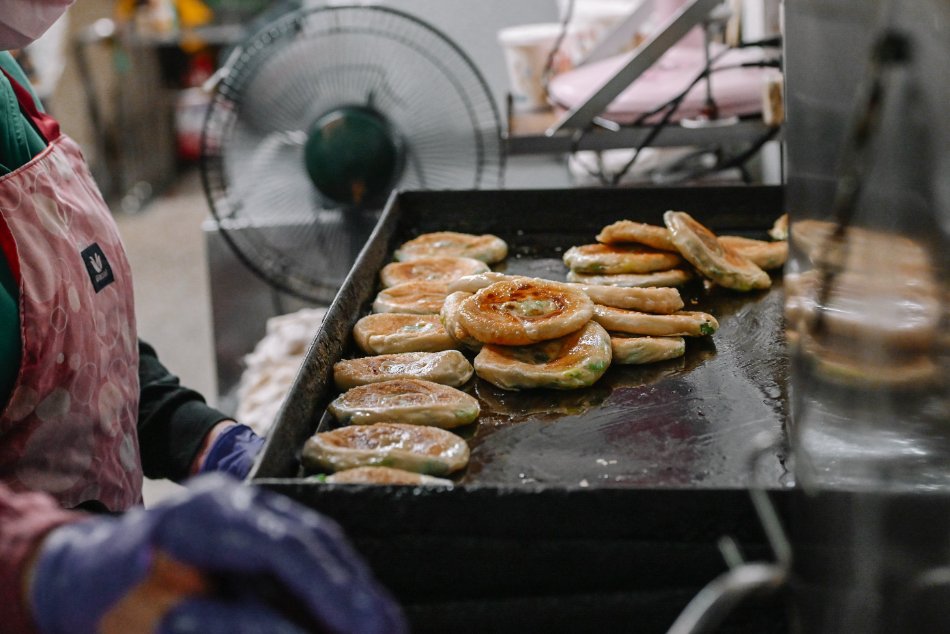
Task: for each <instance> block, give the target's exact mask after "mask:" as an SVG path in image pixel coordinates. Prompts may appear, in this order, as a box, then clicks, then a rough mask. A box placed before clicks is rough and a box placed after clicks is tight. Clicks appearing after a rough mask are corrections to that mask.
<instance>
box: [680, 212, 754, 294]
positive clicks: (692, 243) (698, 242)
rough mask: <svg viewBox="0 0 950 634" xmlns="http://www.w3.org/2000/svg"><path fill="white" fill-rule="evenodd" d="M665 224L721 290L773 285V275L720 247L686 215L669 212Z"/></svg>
mask: <svg viewBox="0 0 950 634" xmlns="http://www.w3.org/2000/svg"><path fill="white" fill-rule="evenodd" d="M663 221H664V222H665V223H666V227H667V229H669V230H670V233H671V234H672V235H673V243H674V244H675V245H676V248H678V249H679V251H680V253H681V254H682V255H683V257H684V258H686V259H687V260H688V261H689V263H690V264H692V265H693V266H695V267H696V268H697V269H698V270H699V272H700V273H702V274H703V275H705V276H706V277H708V278H709V279H711V280H712V281H714V282H716V283H717V284H719V285H720V286H725V287H726V288H731V289H734V290H737V291H750V290H754V289H764V288H768V287H769V286H771V285H772V280H771V279H770V278H769V274H768V273H766V272H765V271H763V270H762V269H760V268H759V267H757V266H756V265H755V264H753V263H752V262H750V261H749V260H748V259H747V258H745V257H743V256H741V255H739V254H738V253H736V252H735V251H733V250H732V249H728V248H726V247H724V246H723V245H722V244H720V242H719V240H717V239H716V234H714V233H713V232H712V231H710V230H709V229H707V228H706V227H704V226H703V225H702V224H700V223H699V222H696V220H694V219H693V218H692V217H691V216H690V215H689V214H687V213H686V212H683V211H667V212H666V213H665V214H663Z"/></svg>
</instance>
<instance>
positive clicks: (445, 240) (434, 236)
mask: <svg viewBox="0 0 950 634" xmlns="http://www.w3.org/2000/svg"><path fill="white" fill-rule="evenodd" d="M507 255H508V245H507V244H506V243H505V241H504V240H502V239H501V238H499V237H498V236H493V235H491V234H485V235H481V236H476V235H472V234H470V233H457V232H455V231H436V232H434V233H424V234H422V235H421V236H419V237H417V238H413V239H412V240H409V241H408V242H405V243H403V244H402V246H400V247H399V248H398V249H397V250H396V253H395V256H396V259H397V260H399V261H400V262H405V261H407V260H414V259H415V258H420V257H429V256H448V257H457V258H474V259H476V260H481V261H482V262H487V263H488V264H493V263H495V262H501V261H502V260H504V259H505V257H507Z"/></svg>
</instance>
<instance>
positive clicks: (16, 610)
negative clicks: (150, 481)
mask: <svg viewBox="0 0 950 634" xmlns="http://www.w3.org/2000/svg"><path fill="white" fill-rule="evenodd" d="M84 517H86V515H85V514H82V513H73V512H68V511H64V510H63V509H61V508H59V507H58V506H57V505H56V503H55V502H54V501H53V499H52V498H50V497H49V496H47V495H43V494H41V493H14V492H12V491H11V490H10V489H8V488H7V487H5V486H4V485H2V484H0V623H2V624H3V626H2V629H3V631H4V632H18V633H19V632H24V633H28V632H33V631H35V630H34V628H33V624H32V623H33V621H32V617H31V616H30V614H29V610H28V609H27V607H26V606H27V601H26V587H27V582H28V579H27V576H28V570H29V567H30V564H31V563H32V561H33V559H34V557H35V554H36V550H37V548H38V547H39V545H40V543H41V542H42V540H43V538H44V537H46V535H47V533H49V532H50V531H51V530H53V529H54V528H56V527H58V526H62V525H63V524H67V523H69V522H74V521H76V520H79V519H83V518H84Z"/></svg>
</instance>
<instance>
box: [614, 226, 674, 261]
mask: <svg viewBox="0 0 950 634" xmlns="http://www.w3.org/2000/svg"><path fill="white" fill-rule="evenodd" d="M597 242H603V243H605V244H617V243H623V242H636V243H638V244H645V245H647V246H649V247H653V248H654V249H660V250H662V251H673V252H674V253H678V252H679V250H678V249H677V248H676V245H675V244H673V239H672V237H671V236H670V230H669V229H667V228H666V227H660V226H657V225H648V224H645V223H643V222H634V221H632V220H619V221H617V222H615V223H613V224H611V225H607V226H606V227H604V228H603V229H601V230H600V233H598V234H597Z"/></svg>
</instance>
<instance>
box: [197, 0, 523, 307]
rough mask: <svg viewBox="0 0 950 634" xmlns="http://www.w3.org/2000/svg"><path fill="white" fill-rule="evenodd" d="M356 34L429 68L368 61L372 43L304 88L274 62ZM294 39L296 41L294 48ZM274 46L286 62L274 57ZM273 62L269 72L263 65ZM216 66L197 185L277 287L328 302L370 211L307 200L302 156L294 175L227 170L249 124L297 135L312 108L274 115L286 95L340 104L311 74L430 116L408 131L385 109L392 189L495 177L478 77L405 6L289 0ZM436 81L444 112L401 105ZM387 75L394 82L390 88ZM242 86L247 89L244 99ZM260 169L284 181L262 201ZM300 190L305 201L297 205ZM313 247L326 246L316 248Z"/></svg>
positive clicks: (496, 183) (250, 262)
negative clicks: (402, 163) (396, 171)
mask: <svg viewBox="0 0 950 634" xmlns="http://www.w3.org/2000/svg"><path fill="white" fill-rule="evenodd" d="M340 38H345V39H343V40H340ZM365 38H368V39H369V40H370V41H372V42H373V43H374V44H378V43H379V42H389V44H388V45H387V46H390V47H397V48H394V49H391V50H395V51H397V52H398V51H400V50H405V51H407V54H408V55H412V56H414V59H416V60H421V61H423V62H424V64H425V65H426V66H425V68H428V69H430V70H431V69H436V72H434V73H433V74H432V75H431V76H430V77H428V78H427V79H425V80H423V81H425V82H426V84H425V85H422V86H421V87H420V85H419V84H418V82H419V78H418V76H414V75H413V74H412V69H411V68H408V67H407V66H398V64H397V63H396V62H393V61H392V60H391V59H390V60H382V61H378V60H374V59H373V54H372V51H370V52H369V53H367V52H366V50H365V49H360V50H359V51H356V52H355V53H354V57H353V60H344V62H345V63H337V64H336V65H334V66H330V67H329V68H331V70H332V72H331V73H330V76H329V78H328V79H327V75H326V74H324V75H311V77H313V78H315V80H314V81H313V82H306V83H307V85H306V86H299V85H298V84H302V83H305V82H302V81H299V80H298V79H297V77H298V75H293V74H291V75H282V74H281V73H282V69H283V68H284V67H285V66H282V63H283V61H291V60H293V59H294V56H298V55H299V54H300V51H303V52H304V53H306V52H312V51H313V50H315V49H318V48H319V47H320V46H327V44H324V42H331V41H332V42H334V48H336V45H339V46H340V48H343V45H344V44H346V43H347V40H350V41H351V42H352V41H356V42H364V41H365ZM314 42H316V44H314ZM297 46H302V47H303V48H300V49H297V48H294V47H297ZM380 46H382V45H380ZM440 48H441V50H440ZM282 54H283V55H285V56H287V60H283V58H281V55H282ZM344 54H346V53H344ZM406 59H410V60H411V59H413V58H411V57H410V58H406ZM321 63H324V62H323V60H317V63H316V64H315V67H316V68H317V69H318V71H319V69H320V68H321V67H320V64H321ZM382 64H388V65H386V66H384V65H382ZM275 65H276V66H275ZM275 67H276V68H278V69H279V70H280V72H274V68H275ZM226 68H227V72H226V73H225V74H224V77H223V78H222V80H221V81H220V82H219V83H218V85H217V87H216V90H215V92H214V94H213V95H212V98H211V105H210V107H209V109H208V112H207V115H206V120H205V125H204V128H203V131H202V139H201V164H200V166H201V174H202V180H203V184H204V189H205V193H206V196H207V199H208V202H209V206H210V208H211V211H212V215H213V217H214V219H215V222H216V225H217V227H218V229H219V231H220V233H221V235H222V236H223V238H224V239H225V241H226V242H227V243H228V245H229V246H230V247H231V249H232V250H233V251H234V253H235V254H236V256H237V257H238V259H239V260H240V261H241V262H242V263H243V264H244V265H245V266H247V267H248V268H249V269H250V270H252V271H253V272H254V273H256V274H257V275H258V276H259V277H261V278H262V279H264V280H265V281H266V282H267V283H268V284H270V285H271V286H273V287H275V288H277V289H279V290H282V291H284V292H287V293H289V294H291V295H294V296H297V297H300V298H302V299H305V300H311V301H317V302H328V301H330V300H331V299H332V298H333V296H334V295H335V294H336V290H337V289H338V287H339V285H340V283H342V280H343V278H344V277H345V275H346V273H347V272H348V270H349V266H350V264H351V263H352V261H353V259H354V258H355V256H356V254H357V253H358V251H359V249H360V248H361V247H362V244H363V243H365V239H366V237H367V236H368V235H369V232H370V231H371V229H372V226H373V224H374V222H375V218H376V212H366V211H359V210H354V209H342V208H333V207H332V206H331V205H328V204H326V203H327V201H321V200H318V199H317V197H316V194H315V191H314V192H311V193H310V194H309V195H308V194H307V192H306V191H305V190H306V188H307V187H309V188H310V189H311V190H313V189H314V188H313V186H312V185H311V184H310V183H309V181H307V183H303V181H302V180H299V179H304V178H306V175H305V174H304V172H303V167H302V161H301V163H300V175H299V179H297V178H296V177H293V176H288V174H286V173H285V172H287V171H288V169H286V164H285V165H283V166H282V167H284V169H274V170H273V171H274V172H276V173H274V174H265V175H260V174H257V175H255V177H254V178H250V177H249V178H245V177H244V174H243V172H241V173H240V174H239V176H240V178H238V177H236V175H235V173H233V172H235V171H239V168H237V167H235V164H239V163H240V161H243V160H248V161H250V159H245V158H243V157H244V156H245V155H246V154H248V152H247V151H245V150H246V149H247V148H246V147H242V146H240V143H243V142H245V140H244V138H245V137H248V136H249V135H248V129H249V128H253V132H254V134H260V135H261V138H267V139H271V140H273V139H275V138H277V139H279V140H278V141H277V142H276V143H277V145H280V143H289V144H294V143H300V142H301V137H302V135H305V127H306V125H307V123H308V121H309V120H311V119H313V118H314V117H315V116H316V115H318V114H320V113H319V112H309V113H307V114H306V116H304V115H301V114H300V111H299V110H298V112H296V113H294V114H291V115H289V116H285V117H284V118H283V119H282V118H281V114H280V113H281V112H282V107H284V106H285V105H286V104H288V103H291V102H294V101H295V100H296V103H297V104H298V107H299V108H310V107H314V104H316V103H319V102H320V100H321V99H324V97H328V98H326V99H324V105H323V109H324V110H329V109H331V108H333V107H338V106H342V105H351V104H350V103H349V102H348V101H347V100H345V99H344V100H342V101H338V102H334V101H333V94H330V95H327V94H326V93H319V94H316V93H315V94H309V93H307V92H306V91H308V90H309V91H311V92H314V91H316V90H317V88H316V86H319V85H320V82H321V81H328V82H332V86H331V87H330V91H331V93H332V91H333V90H337V91H339V92H340V93H341V94H342V93H346V92H347V91H354V90H355V91H357V92H358V91H359V90H362V89H366V90H367V91H368V94H369V95H370V96H371V98H374V99H378V100H380V101H381V102H384V104H383V107H382V108H381V109H382V110H383V112H384V114H391V113H393V112H407V113H409V114H408V115H406V116H410V115H411V116H415V115H416V114H417V113H421V114H420V116H422V117H426V116H428V117H429V118H430V119H431V120H432V121H433V122H435V125H433V129H432V130H431V131H430V130H422V131H419V130H416V129H415V128H414V126H418V125H419V122H420V120H419V119H410V120H409V122H408V123H406V119H405V118H403V119H399V117H396V120H395V121H394V123H395V124H396V127H397V129H399V130H400V132H402V133H403V134H404V138H405V139H406V141H407V145H408V147H409V150H408V153H407V165H406V170H405V172H406V173H405V174H404V175H403V178H402V179H401V181H400V182H399V184H398V185H397V188H399V189H480V188H501V187H502V186H503V177H504V162H505V155H504V147H503V144H502V139H501V134H500V130H501V120H500V117H499V113H498V108H497V106H496V104H495V102H494V100H493V98H492V96H491V91H490V90H489V88H488V86H487V84H486V82H485V80H484V78H483V77H482V76H481V74H480V73H479V72H478V70H477V68H476V67H475V65H474V64H473V63H472V61H471V60H470V58H469V57H468V56H467V55H466V54H465V52H464V51H462V50H461V49H460V48H459V47H458V46H457V45H456V44H455V43H454V42H452V41H451V40H450V39H449V38H447V37H446V36H445V35H444V34H443V33H441V32H440V31H438V30H437V29H435V28H434V27H432V26H431V25H429V24H427V23H425V22H423V21H422V20H420V19H418V18H416V17H414V16H412V15H410V14H407V13H404V12H402V11H398V10H395V9H391V8H388V7H378V6H372V7H371V6H335V7H316V8H306V9H298V10H296V11H292V12H290V13H288V14H286V15H284V16H282V17H280V18H278V19H276V20H274V21H273V22H272V23H271V24H270V25H269V26H266V27H264V28H262V29H260V30H258V31H257V32H256V33H255V34H254V35H253V36H251V37H250V38H249V39H248V41H246V42H245V43H244V44H243V45H242V46H241V47H239V48H238V49H235V51H234V52H233V53H232V55H231V57H230V58H229V60H228V63H227V65H226ZM292 70H293V71H294V72H296V69H292ZM312 72H314V71H311V70H307V71H305V73H312ZM333 73H335V75H333ZM271 77H276V83H278V87H280V86H281V84H280V82H281V81H283V83H284V84H286V86H285V88H286V89H285V90H279V89H277V88H275V89H274V90H273V91H270V90H267V91H263V90H259V88H260V86H259V85H258V84H259V83H260V82H264V81H265V80H267V81H269V80H270V78H271ZM353 77H357V78H361V79H358V80H354V81H356V83H357V84H358V83H359V81H363V82H364V83H365V84H366V85H365V86H364V85H362V84H359V85H356V86H353V85H348V84H346V83H345V82H346V81H350V80H352V78H353ZM366 78H369V79H366ZM439 81H441V82H447V84H446V85H448V86H450V87H451V90H452V91H454V93H453V94H445V95H444V97H445V98H444V101H443V105H444V106H445V108H443V110H451V112H442V111H440V110H439V107H440V105H439V104H435V105H434V106H433V104H425V103H421V104H419V103H415V102H413V103H410V101H411V100H413V99H420V98H422V97H419V96H418V95H425V93H426V90H429V91H431V90H432V85H433V84H436V85H437V84H438V82H439ZM341 82H344V83H341ZM393 82H405V83H403V84H400V85H398V86H391V85H390V84H392V83H393ZM414 82H415V84H416V85H413V84H414ZM406 85H410V86H412V87H413V88H414V89H415V90H413V91H412V92H413V94H411V95H409V96H408V97H407V98H405V99H403V101H404V102H405V103H398V102H397V100H399V99H402V97H400V95H398V94H396V92H397V89H400V88H403V87H404V86H406ZM250 91H255V92H253V96H252V97H251V98H249V93H250ZM301 91H302V92H301ZM271 92H272V93H273V94H270V93H271ZM390 93H392V94H390ZM403 94H406V93H403ZM262 95H263V96H262ZM441 96H442V95H440V97H441ZM385 100H389V101H388V102H386V101H385ZM387 104H388V105H387ZM374 105H376V106H377V107H378V106H379V104H374ZM459 106H461V108H459ZM288 108H289V106H288ZM453 108H454V110H452V109H453ZM463 112H464V117H465V121H464V125H463V124H462V123H459V122H458V119H457V118H456V119H451V115H453V114H457V113H463ZM294 117H296V119H295V118H294ZM440 117H441V118H440ZM248 121H251V124H253V125H251V124H249V123H248ZM422 122H423V123H425V121H424V120H423V121H422ZM404 128H413V129H411V130H409V131H406V129H404ZM267 135H269V136H267ZM250 136H251V137H252V140H257V139H256V137H253V135H250ZM236 139H237V140H236ZM261 146H263V144H258V146H256V147H254V148H253V150H252V152H254V153H259V154H260V155H262V156H266V149H261ZM275 156H276V155H275ZM235 157H240V158H235ZM269 158H273V157H269ZM284 160H287V159H286V157H285V159H284ZM455 161H461V165H460V166H458V167H457V168H456V167H453V162H455ZM466 161H467V162H466ZM273 165H276V163H273ZM253 167H254V168H255V169H256V167H257V166H256V165H254V166H253ZM440 170H441V171H440ZM251 171H254V170H251ZM271 177H273V178H274V179H275V180H278V181H279V180H280V179H287V180H285V181H283V182H282V183H281V186H280V187H278V186H275V188H276V189H275V192H274V195H273V200H270V199H268V200H267V201H266V202H261V200H260V196H262V195H265V194H266V192H265V194H260V192H259V191H258V189H256V188H261V189H266V187H267V185H266V182H267V180H268V179H269V178H271ZM288 183H290V184H288ZM289 190H293V191H294V192H296V193H295V194H294V195H295V196H296V197H295V198H291V197H290V194H287V191H289ZM259 194H260V195H259ZM255 197H257V198H258V199H257V200H256V201H255ZM301 200H303V201H304V204H300V202H301ZM308 201H309V205H308V204H307V202H308ZM288 236H290V238H288ZM288 240H291V241H292V242H288ZM324 250H325V251H327V253H326V254H325V256H321V255H320V253H321V251H324Z"/></svg>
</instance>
